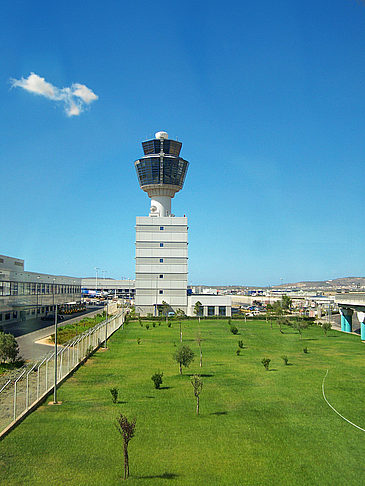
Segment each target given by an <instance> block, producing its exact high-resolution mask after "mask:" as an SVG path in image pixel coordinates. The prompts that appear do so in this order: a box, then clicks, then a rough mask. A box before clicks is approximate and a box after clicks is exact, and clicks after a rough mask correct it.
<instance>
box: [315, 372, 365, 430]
mask: <svg viewBox="0 0 365 486" xmlns="http://www.w3.org/2000/svg"><path fill="white" fill-rule="evenodd" d="M327 375H328V370H327V371H326V374H325V375H324V378H323V381H322V395H323V398H324V399H325V401H326V403H327V405H328V406H330V407H331V408H332V410H333V411H334V412H336V413H337V415H339V416H340V417H341V418H342V419H344V420H346V422H348V423H349V424H351V425H353V426H354V427H356V428H357V429H360V430H362V431H363V432H365V429H363V428H362V427H359V426H358V425H356V424H354V423H353V422H350V420H348V419H347V418H346V417H344V416H343V415H341V414H340V412H337V410H336V409H335V408H334V407H332V405H331V404H330V402H329V401H328V400H327V398H326V395H325V393H324V380H325V379H326V378H327Z"/></svg>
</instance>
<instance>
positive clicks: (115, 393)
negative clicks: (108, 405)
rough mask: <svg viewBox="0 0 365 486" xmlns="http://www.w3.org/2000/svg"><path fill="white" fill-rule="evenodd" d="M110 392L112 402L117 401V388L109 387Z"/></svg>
mask: <svg viewBox="0 0 365 486" xmlns="http://www.w3.org/2000/svg"><path fill="white" fill-rule="evenodd" d="M110 393H111V395H112V400H113V403H117V401H118V393H119V391H118V388H115V387H114V388H111V389H110Z"/></svg>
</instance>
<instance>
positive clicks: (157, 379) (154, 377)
mask: <svg viewBox="0 0 365 486" xmlns="http://www.w3.org/2000/svg"><path fill="white" fill-rule="evenodd" d="M162 377H163V373H162V372H161V371H157V372H156V373H155V374H154V375H152V376H151V380H152V381H153V383H154V384H155V388H156V389H159V388H160V386H161V385H162Z"/></svg>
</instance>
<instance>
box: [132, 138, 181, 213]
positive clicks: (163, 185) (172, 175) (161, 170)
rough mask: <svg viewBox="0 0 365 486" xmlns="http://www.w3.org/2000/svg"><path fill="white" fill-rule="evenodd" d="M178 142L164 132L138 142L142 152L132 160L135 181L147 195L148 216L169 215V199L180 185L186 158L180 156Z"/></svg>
mask: <svg viewBox="0 0 365 486" xmlns="http://www.w3.org/2000/svg"><path fill="white" fill-rule="evenodd" d="M181 146H182V143H181V142H178V141H175V140H169V138H168V134H167V133H166V132H157V133H156V135H155V138H154V139H152V140H147V141H145V142H142V147H143V152H144V156H143V157H141V158H140V159H138V160H136V162H135V163H134V164H135V167H136V172H137V177H138V181H139V185H140V187H141V189H142V190H143V191H145V192H147V194H148V196H149V197H150V198H151V209H150V214H149V215H150V216H152V217H153V216H155V217H169V216H171V199H172V198H173V197H174V196H175V194H176V193H177V192H179V191H180V190H181V189H182V188H183V185H184V181H185V176H186V172H187V170H188V166H189V162H188V161H187V160H184V159H183V158H181V157H180V150H181Z"/></svg>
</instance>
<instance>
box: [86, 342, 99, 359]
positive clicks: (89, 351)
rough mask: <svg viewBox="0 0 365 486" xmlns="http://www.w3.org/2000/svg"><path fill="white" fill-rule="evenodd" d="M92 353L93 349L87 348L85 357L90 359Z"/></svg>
mask: <svg viewBox="0 0 365 486" xmlns="http://www.w3.org/2000/svg"><path fill="white" fill-rule="evenodd" d="M99 345H100V343H99ZM92 352H93V347H92V346H89V347H88V348H87V350H86V357H87V358H90V356H91V355H92Z"/></svg>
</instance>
